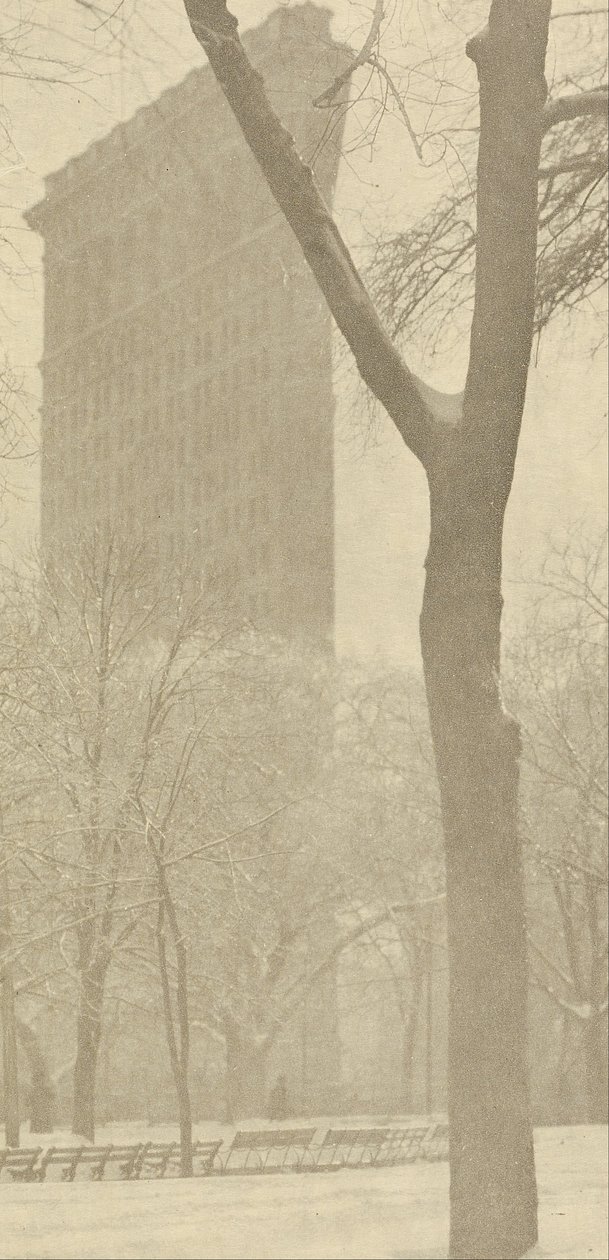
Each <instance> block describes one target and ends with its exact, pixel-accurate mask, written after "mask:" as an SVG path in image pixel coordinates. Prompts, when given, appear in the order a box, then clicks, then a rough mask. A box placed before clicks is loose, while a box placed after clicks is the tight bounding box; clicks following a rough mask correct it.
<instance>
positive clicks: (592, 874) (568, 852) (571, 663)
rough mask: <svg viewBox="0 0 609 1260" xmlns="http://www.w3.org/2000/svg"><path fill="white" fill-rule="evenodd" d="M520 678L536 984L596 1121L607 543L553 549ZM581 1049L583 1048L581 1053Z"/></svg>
mask: <svg viewBox="0 0 609 1260" xmlns="http://www.w3.org/2000/svg"><path fill="white" fill-rule="evenodd" d="M535 589H536V594H537V598H536V604H535V607H534V609H533V611H532V613H531V616H530V619H529V624H528V626H527V627H526V630H525V632H524V633H523V636H522V639H521V642H520V643H519V644H517V645H516V646H515V647H514V648H513V651H512V653H511V658H512V659H511V662H510V667H511V672H512V674H513V676H514V689H515V693H516V701H517V704H518V710H519V712H520V713H521V715H522V724H523V729H524V732H525V750H524V763H525V773H524V792H523V796H524V819H525V825H526V832H525V834H526V838H527V841H528V844H527V856H528V861H529V867H530V871H531V901H532V910H531V930H530V944H531V951H532V972H533V978H534V982H535V983H536V985H537V986H538V987H540V988H541V989H543V991H544V992H545V993H546V994H547V995H548V996H549V997H550V998H551V999H552V1001H553V1003H555V1005H556V1006H557V1008H558V1010H559V1011H560V1012H561V1013H562V1015H563V1021H564V1038H565V1042H567V1041H569V1040H571V1041H573V1037H572V1033H573V1031H574V1030H575V1031H576V1033H577V1034H578V1035H577V1040H578V1041H579V1043H580V1044H579V1048H580V1052H581V1050H583V1056H582V1057H583V1064H584V1071H583V1078H584V1081H585V1095H586V1114H587V1119H588V1120H589V1121H590V1122H591V1123H598V1122H602V1121H606V1118H607V1062H606V1054H605V1043H606V1024H607V908H606V887H607V865H606V863H607V746H606V729H607V593H606V535H605V536H604V537H603V538H602V539H600V540H591V539H589V538H586V536H585V535H584V534H582V533H581V532H579V533H578V532H573V533H572V534H571V537H570V538H569V539H568V540H567V541H566V542H565V543H563V544H562V545H560V546H559V545H558V544H556V543H555V544H554V546H553V547H552V548H551V550H550V553H549V555H548V557H547V559H546V562H545V564H544V566H543V569H542V572H541V574H540V575H539V576H538V578H537V583H536V587H535ZM576 1049H577V1047H576Z"/></svg>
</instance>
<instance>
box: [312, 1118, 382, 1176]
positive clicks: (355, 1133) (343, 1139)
mask: <svg viewBox="0 0 609 1260" xmlns="http://www.w3.org/2000/svg"><path fill="white" fill-rule="evenodd" d="M388 1132H389V1130H388V1129H328V1130H327V1132H326V1133H325V1134H324V1138H323V1141H322V1142H321V1145H320V1146H319V1147H318V1148H317V1152H316V1158H315V1161H314V1163H313V1164H312V1165H310V1166H309V1167H310V1168H311V1170H314V1171H319V1172H324V1171H325V1172H329V1171H332V1170H334V1169H337V1168H369V1167H370V1165H371V1164H375V1163H376V1162H377V1160H378V1157H379V1155H380V1152H381V1150H382V1148H383V1144H384V1143H385V1141H386V1139H387V1134H388Z"/></svg>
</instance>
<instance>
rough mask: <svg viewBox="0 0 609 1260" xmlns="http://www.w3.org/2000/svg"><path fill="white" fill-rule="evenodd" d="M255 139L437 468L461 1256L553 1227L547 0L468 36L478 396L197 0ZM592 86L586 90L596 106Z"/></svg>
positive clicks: (353, 335)
mask: <svg viewBox="0 0 609 1260" xmlns="http://www.w3.org/2000/svg"><path fill="white" fill-rule="evenodd" d="M184 2H185V9H186V13H187V16H188V19H189V21H190V25H191V27H192V30H193V33H194V36H195V38H196V39H197V40H198V42H199V43H200V45H201V47H202V48H203V50H204V52H205V53H206V55H207V57H208V60H209V63H210V65H211V68H212V70H213V72H214V74H215V75H216V78H217V80H218V82H219V84H220V86H221V89H222V91H223V93H224V95H225V96H226V98H227V100H228V102H229V104H230V106H231V108H232V110H233V112H234V114H235V116H236V118H237V121H238V122H239V125H240V127H241V130H242V132H243V134H244V136H245V139H246V141H247V144H248V145H249V147H250V149H251V151H252V153H253V154H254V156H255V157H256V159H257V161H258V163H259V165H260V168H261V170H262V173H263V175H264V177H265V179H266V181H267V183H268V185H269V187H270V189H271V191H272V193H273V195H274V197H275V199H276V201H277V203H278V205H279V207H280V208H281V210H282V211H283V213H284V215H285V217H286V218H287V220H288V222H289V224H290V226H291V227H292V229H293V231H294V233H295V235H296V237H297V239H298V241H299V242H300V245H301V247H302V249H303V252H304V255H305V258H306V259H307V262H308V263H309V265H310V267H311V269H312V271H313V274H314V275H315V277H316V279H317V281H318V283H319V285H320V288H321V290H322V292H323V294H324V296H325V298H326V301H327V303H328V306H329V308H330V310H331V312H332V314H333V315H334V318H335V320H336V323H337V325H338V327H339V329H340V331H341V332H342V334H343V336H344V337H345V340H346V342H347V344H348V345H349V347H350V349H351V351H352V353H353V356H354V358H355V362H356V364H357V367H358V370H359V373H360V375H361V377H362V379H363V381H364V382H365V384H366V385H367V386H368V388H369V389H370V390H371V391H372V393H373V394H374V395H375V396H376V398H377V399H378V400H379V402H380V403H382V405H383V406H384V407H385V409H386V411H387V412H388V414H389V416H390V417H391V419H392V420H393V422H394V423H395V425H396V427H397V429H398V432H399V433H400V434H401V436H402V438H403V440H404V441H405V443H406V444H407V446H408V447H409V449H410V450H411V451H412V452H413V453H414V455H415V456H416V457H417V458H418V459H419V461H420V462H421V464H422V465H423V467H424V469H425V472H426V474H427V478H428V483H429V494H430V509H431V538H430V547H429V552H428V556H427V565H426V568H427V579H426V586H425V596H424V603H423V610H422V616H421V646H422V652H423V662H424V670H425V679H426V688H427V698H428V704H429V713H430V721H431V730H432V735H433V742H434V750H435V757H436V763H437V769H438V776H439V781H440V792H441V799H442V816H443V828H444V837H445V845H446V864H447V908H448V939H449V955H450V1048H449V1110H450V1124H451V1240H450V1254H451V1256H452V1257H464V1256H468V1257H482V1256H484V1257H514V1256H521V1255H523V1253H524V1252H525V1251H526V1250H527V1249H528V1248H529V1247H531V1245H532V1244H533V1243H534V1242H535V1240H536V1237H537V1192H536V1182H535V1168H534V1158H533V1139H532V1129H531V1117H530V1103H529V1086H528V1072H527V1062H526V1041H527V1036H526V1007H527V987H528V985H527V942H526V926H525V913H524V893H523V874H522V849H521V840H520V836H519V830H518V780H519V757H520V733H519V728H518V724H517V722H516V721H515V720H514V719H513V718H512V717H510V715H508V714H507V713H506V711H505V709H504V706H503V702H502V698H501V690H500V681H499V680H500V670H501V661H500V643H501V609H502V594H501V558H502V534H503V519H504V513H505V508H506V505H507V501H508V498H509V494H510V489H511V485H512V478H513V472H514V461H515V456H516V450H517V447H518V439H519V432H520V426H521V420H522V411H523V405H524V397H525V392H526V384H527V375H528V366H529V361H530V354H531V347H532V340H533V335H534V329H535V309H536V302H535V281H536V267H537V244H538V224H539V212H538V187H539V177H540V163H541V146H542V139H543V135H544V131H546V130H547V127H548V125H551V126H554V125H561V121H562V119H563V118H564V111H562V112H561V111H560V110H558V109H557V108H556V105H555V104H553V103H550V104H549V105H548V103H547V86H546V81H545V77H544V66H545V58H546V47H547V40H548V30H549V21H550V8H551V6H550V0H535V3H534V4H531V3H524V0H517V2H515V0H510V2H509V3H508V0H493V2H492V3H491V5H490V10H489V20H488V24H487V26H486V27H485V28H484V30H483V31H481V33H480V34H479V35H477V36H476V37H474V38H472V39H470V40H469V42H468V44H467V47H466V53H467V56H468V57H469V58H470V60H471V61H472V62H473V63H474V64H475V67H476V70H477V74H478V80H479V107H480V131H479V141H478V164H477V192H476V214H477V228H476V259H475V286H474V310H473V319H472V329H471V346H470V359H469V367H468V373H467V381H466V385H465V391H464V394H463V396H454V397H451V398H444V397H442V396H440V395H438V394H436V393H435V391H433V390H431V389H429V388H428V387H426V386H424V385H422V384H421V383H420V382H419V381H418V380H417V379H416V378H415V377H414V376H413V374H412V372H411V371H410V370H409V369H408V367H407V366H406V364H405V362H404V360H403V358H402V356H401V354H400V353H399V352H398V350H397V349H396V347H395V345H394V344H393V342H392V341H391V339H390V337H389V335H388V333H387V332H386V330H385V329H384V327H383V325H382V323H381V321H380V318H379V315H378V312H377V310H376V309H375V307H374V306H373V304H372V302H371V300H370V298H369V296H368V294H367V292H366V290H365V288H364V285H363V283H362V281H361V279H360V277H359V275H358V273H357V270H356V268H355V265H354V263H353V261H352V259H351V257H350V255H349V253H348V250H347V248H346V246H345V243H344V241H343V240H342V238H341V236H340V234H339V231H338V229H337V227H336V224H335V223H334V221H333V219H332V217H331V214H330V213H329V211H328V208H327V206H326V205H325V203H324V201H323V198H322V196H321V195H320V193H319V190H318V188H317V186H316V183H315V180H314V177H313V175H312V172H311V171H310V169H308V168H307V167H306V166H305V164H304V163H303V162H302V161H301V159H300V157H299V155H298V153H297V152H296V149H295V147H294V143H293V140H292V138H291V136H290V134H289V132H288V131H287V130H286V129H285V128H284V127H283V126H282V125H281V124H280V122H279V120H278V118H277V116H276V115H275V113H274V111H273V109H272V108H271V106H270V104H269V101H268V99H267V97H266V94H265V91H264V84H263V80H262V78H261V76H260V74H258V73H257V72H256V71H255V70H254V69H253V67H252V65H251V64H250V62H249V60H248V57H247V55H246V53H245V51H244V49H243V46H242V44H241V41H240V39H239V35H238V29H237V22H236V20H235V18H234V17H233V16H232V14H231V13H230V12H229V11H228V9H227V7H226V5H225V4H224V3H218V0H213V2H212V0H184ZM584 97H585V94H582V96H581V97H580V100H579V102H577V101H572V102H571V103H570V106H569V112H570V114H571V116H573V115H576V114H578V113H579V114H584V113H588V108H587V104H586V101H585V99H584Z"/></svg>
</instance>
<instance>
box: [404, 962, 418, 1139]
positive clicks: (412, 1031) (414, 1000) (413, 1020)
mask: <svg viewBox="0 0 609 1260" xmlns="http://www.w3.org/2000/svg"><path fill="white" fill-rule="evenodd" d="M412 950H413V953H414V960H413V966H412V971H411V987H412V991H411V994H410V1005H409V1007H408V1011H407V1013H406V1014H405V1016H404V1020H403V1027H402V1090H401V1094H402V1101H401V1106H402V1111H403V1112H404V1114H405V1115H408V1114H409V1112H412V1111H413V1110H414V1091H413V1085H414V1082H413V1068H414V1052H415V1046H416V1040H417V1033H418V1030H419V1018H420V1014H421V999H422V997H423V953H422V950H421V948H420V947H418V946H416V945H413V946H412Z"/></svg>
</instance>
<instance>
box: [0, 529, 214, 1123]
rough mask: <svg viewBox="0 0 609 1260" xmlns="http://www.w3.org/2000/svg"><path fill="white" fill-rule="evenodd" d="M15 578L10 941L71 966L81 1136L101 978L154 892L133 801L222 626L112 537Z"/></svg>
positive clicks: (166, 755)
mask: <svg viewBox="0 0 609 1260" xmlns="http://www.w3.org/2000/svg"><path fill="white" fill-rule="evenodd" d="M16 581H17V596H16V604H17V606H18V608H19V609H20V613H21V622H22V626H21V637H20V640H19V643H18V645H17V649H16V651H15V656H14V659H13V661H12V668H11V669H10V670H8V669H7V671H6V672H5V676H4V702H5V703H4V712H3V715H2V716H3V717H4V731H5V733H6V738H7V740H8V741H10V744H11V746H12V748H13V750H14V755H15V757H16V758H17V759H18V763H19V767H20V779H19V783H18V786H19V796H20V799H22V800H27V801H28V808H29V815H30V817H29V822H28V826H27V830H26V831H25V836H24V835H23V831H24V828H23V824H22V834H21V839H19V838H17V840H16V842H15V844H14V853H13V855H12V857H13V866H14V867H15V869H16V870H17V871H19V872H20V874H19V878H20V881H21V885H22V888H23V900H24V901H25V904H26V906H27V908H28V911H29V921H24V922H23V923H22V925H21V936H22V944H21V945H20V946H19V948H18V950H17V952H18V954H22V953H24V952H26V951H30V952H31V950H32V949H36V946H38V948H39V949H40V947H41V943H42V942H44V941H47V942H48V941H51V940H52V941H54V942H55V948H57V949H59V951H60V955H61V958H62V960H63V965H64V967H65V968H67V969H68V970H70V969H71V970H72V974H73V975H74V976H75V978H76V988H77V998H76V1006H77V1021H76V1022H77V1028H76V1042H77V1044H76V1061H75V1065H74V1099H73V1117H72V1127H73V1130H74V1132H76V1133H78V1134H81V1135H82V1136H84V1137H87V1138H89V1139H90V1140H93V1136H94V1128H95V1080H96V1070H97V1060H98V1053H99V1044H100V1038H101V1032H102V1024H103V1008H104V995H105V990H106V983H107V978H108V974H109V971H110V968H111V965H112V962H113V959H114V956H115V954H116V952H117V951H118V950H120V949H121V948H124V946H125V944H126V942H127V941H128V940H129V938H130V936H131V935H132V934H133V933H134V932H135V931H136V929H137V928H138V926H139V924H140V922H141V919H142V914H143V912H144V910H145V908H146V907H147V906H148V905H150V904H154V905H156V904H157V893H156V890H151V889H150V887H149V886H148V885H147V878H148V876H147V871H146V866H145V862H144V854H145V843H144V841H145V830H144V823H143V821H142V817H141V810H140V802H141V800H142V798H143V796H144V795H148V796H151V797H152V798H154V799H155V801H157V802H158V800H159V799H160V797H162V793H163V791H164V788H165V784H166V783H167V782H169V783H170V784H171V783H173V793H174V796H176V795H179V792H180V790H181V788H182V786H183V778H182V776H183V773H184V770H185V767H186V766H187V764H188V757H189V752H190V750H191V748H192V744H193V740H195V739H196V732H197V730H198V723H197V721H196V720H194V721H193V717H194V715H196V712H197V703H198V704H199V705H200V706H203V708H204V705H205V697H207V699H208V701H209V691H210V678H209V673H208V674H207V675H206V674H205V672H202V671H201V670H200V669H199V670H198V672H197V666H198V663H199V662H200V660H201V659H203V658H205V657H207V658H209V656H210V654H213V650H214V645H216V644H217V643H218V641H222V640H223V639H224V637H225V635H226V628H225V627H221V628H220V630H218V627H217V621H216V620H215V617H216V611H214V612H213V613H210V607H209V592H207V591H205V592H203V593H202V592H201V591H200V590H198V589H197V587H196V586H195V585H193V584H192V583H191V584H190V585H184V586H182V585H181V582H180V580H179V579H178V578H176V576H175V575H173V578H172V576H171V575H166V581H165V583H164V584H162V583H161V584H162V585H163V586H164V589H163V591H162V593H161V594H160V593H159V575H158V572H157V571H156V570H155V568H154V566H152V565H151V564H150V562H149V557H148V556H147V553H146V549H145V547H144V546H143V545H142V544H139V543H137V541H136V542H133V541H129V542H128V541H126V540H124V539H121V538H120V536H118V535H115V534H111V535H106V534H103V533H102V532H94V533H93V534H92V535H91V537H90V538H88V539H83V540H82V541H80V542H79V543H78V544H74V546H68V547H67V548H66V550H65V552H64V554H62V556H61V560H60V562H55V563H50V562H49V563H48V564H45V565H43V568H42V574H41V578H39V579H36V581H35V585H34V588H33V589H32V590H31V591H30V592H29V593H28V591H27V590H26V588H25V583H24V582H23V580H21V579H17V580H16ZM28 594H29V598H28ZM221 669H222V672H223V673H225V672H226V660H225V658H224V657H223V659H222V664H221ZM43 875H44V886H45V897H44V900H43V902H42V903H41V899H40V897H39V893H38V888H39V881H40V880H42V877H43ZM34 895H35V899H36V904H37V910H36V913H37V916H38V919H39V921H41V930H40V931H34V930H32V929H33V924H34V919H33V906H32V902H31V898H32V896H34ZM28 898H29V899H30V900H29V904H28ZM27 919H28V916H27V915H26V916H24V920H27Z"/></svg>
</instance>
